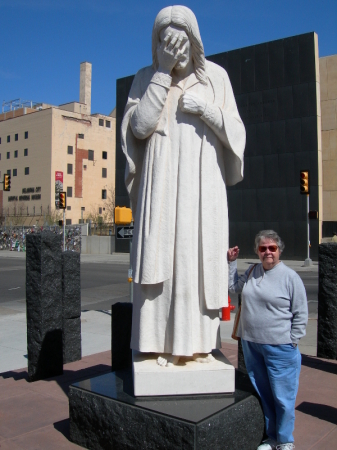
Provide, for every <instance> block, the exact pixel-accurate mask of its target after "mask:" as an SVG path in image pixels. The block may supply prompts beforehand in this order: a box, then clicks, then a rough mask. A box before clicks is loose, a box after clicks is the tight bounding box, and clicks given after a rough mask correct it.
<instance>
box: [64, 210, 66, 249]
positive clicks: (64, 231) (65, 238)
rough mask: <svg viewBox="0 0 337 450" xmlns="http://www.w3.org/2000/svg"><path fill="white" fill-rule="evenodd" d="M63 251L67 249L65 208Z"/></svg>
mask: <svg viewBox="0 0 337 450" xmlns="http://www.w3.org/2000/svg"><path fill="white" fill-rule="evenodd" d="M63 251H64V252H65V251H66V210H65V209H64V210H63Z"/></svg>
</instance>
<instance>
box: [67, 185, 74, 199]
mask: <svg viewBox="0 0 337 450" xmlns="http://www.w3.org/2000/svg"><path fill="white" fill-rule="evenodd" d="M72 196H73V188H72V186H68V187H67V197H72Z"/></svg>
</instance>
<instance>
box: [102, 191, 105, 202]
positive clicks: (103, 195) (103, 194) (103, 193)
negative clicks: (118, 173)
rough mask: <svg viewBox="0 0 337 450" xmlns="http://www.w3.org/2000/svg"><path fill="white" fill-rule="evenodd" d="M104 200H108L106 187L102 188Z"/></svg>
mask: <svg viewBox="0 0 337 450" xmlns="http://www.w3.org/2000/svg"><path fill="white" fill-rule="evenodd" d="M102 200H106V189H102Z"/></svg>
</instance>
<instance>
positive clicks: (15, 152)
mask: <svg viewBox="0 0 337 450" xmlns="http://www.w3.org/2000/svg"><path fill="white" fill-rule="evenodd" d="M18 153H19V151H18V150H14V158H17V157H18Z"/></svg>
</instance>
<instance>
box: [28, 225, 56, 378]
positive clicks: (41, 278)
mask: <svg viewBox="0 0 337 450" xmlns="http://www.w3.org/2000/svg"><path fill="white" fill-rule="evenodd" d="M61 239H62V237H61V235H58V234H54V233H52V232H51V231H43V232H42V233H38V234H29V235H27V255H26V303H27V347H28V377H29V379H30V381H36V380H41V379H44V378H48V377H52V376H57V375H61V374H62V373H63V350H62V347H63V346H62V262H61Z"/></svg>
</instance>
